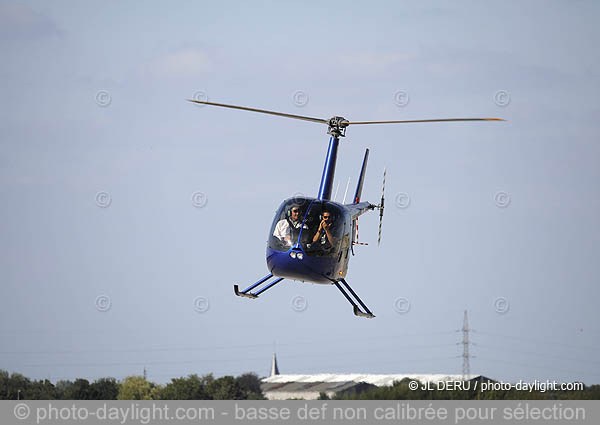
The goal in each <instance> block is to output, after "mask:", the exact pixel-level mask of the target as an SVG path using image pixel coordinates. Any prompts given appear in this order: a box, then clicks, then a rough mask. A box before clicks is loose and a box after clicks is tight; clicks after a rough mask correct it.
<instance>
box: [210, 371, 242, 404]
mask: <svg viewBox="0 0 600 425" xmlns="http://www.w3.org/2000/svg"><path fill="white" fill-rule="evenodd" d="M207 392H208V396H209V397H210V398H211V399H212V400H243V399H244V398H245V397H244V391H242V388H241V387H240V384H239V383H238V382H237V381H236V379H235V378H234V377H233V376H223V377H221V378H218V379H215V380H214V381H212V382H210V383H209V384H208V385H207Z"/></svg>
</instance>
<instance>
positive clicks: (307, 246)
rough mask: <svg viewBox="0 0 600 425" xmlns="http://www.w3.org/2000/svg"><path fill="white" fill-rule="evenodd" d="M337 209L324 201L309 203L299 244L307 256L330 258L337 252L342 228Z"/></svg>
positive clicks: (340, 216)
mask: <svg viewBox="0 0 600 425" xmlns="http://www.w3.org/2000/svg"><path fill="white" fill-rule="evenodd" d="M343 224H344V223H343V214H342V211H341V209H340V208H339V207H337V206H336V205H333V204H331V203H328V202H324V201H314V202H312V203H311V205H310V208H309V210H308V213H307V214H306V217H305V218H304V223H303V226H304V228H303V230H302V233H301V235H300V244H301V245H302V248H303V249H304V252H306V254H307V255H309V256H316V257H331V256H334V255H336V253H337V252H338V251H339V247H340V243H341V239H342V233H343V230H344V226H343Z"/></svg>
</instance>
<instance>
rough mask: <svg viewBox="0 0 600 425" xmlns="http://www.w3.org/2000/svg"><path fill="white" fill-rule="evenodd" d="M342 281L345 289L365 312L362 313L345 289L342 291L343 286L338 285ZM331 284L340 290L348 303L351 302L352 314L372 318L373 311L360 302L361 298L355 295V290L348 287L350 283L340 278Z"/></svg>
mask: <svg viewBox="0 0 600 425" xmlns="http://www.w3.org/2000/svg"><path fill="white" fill-rule="evenodd" d="M339 282H342V283H343V284H344V286H345V287H346V289H348V291H349V292H350V293H351V294H352V296H353V297H354V298H356V300H357V301H358V303H359V304H360V305H361V306H362V308H364V309H365V311H366V313H363V312H362V310H361V309H360V308H359V307H358V305H356V303H355V302H354V300H353V299H352V298H350V295H348V294H347V293H346V291H344V288H342V287H341V286H340V283H339ZM333 284H334V285H335V286H336V287H337V288H338V289H339V290H340V292H341V293H342V294H343V295H344V296H345V297H346V299H347V300H348V301H349V302H350V304H352V307H353V309H354V315H355V316H360V317H366V318H367V319H373V318H374V317H375V316H374V315H373V313H371V310H369V308H368V307H367V306H366V305H365V303H363V302H362V300H361V299H360V298H359V297H358V295H356V292H354V291H353V290H352V288H351V287H350V285H348V282H346V281H345V280H344V279H340V280H339V281H336V282H333Z"/></svg>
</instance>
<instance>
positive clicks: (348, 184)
mask: <svg viewBox="0 0 600 425" xmlns="http://www.w3.org/2000/svg"><path fill="white" fill-rule="evenodd" d="M349 186H350V177H348V183H346V191H345V192H344V200H343V201H342V204H345V203H346V195H348V187H349Z"/></svg>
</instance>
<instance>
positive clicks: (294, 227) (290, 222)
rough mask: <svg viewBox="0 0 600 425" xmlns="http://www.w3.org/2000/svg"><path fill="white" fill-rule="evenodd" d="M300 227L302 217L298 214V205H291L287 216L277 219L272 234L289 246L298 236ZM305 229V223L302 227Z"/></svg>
mask: <svg viewBox="0 0 600 425" xmlns="http://www.w3.org/2000/svg"><path fill="white" fill-rule="evenodd" d="M301 228H302V217H301V215H300V206H298V205H292V208H291V211H290V215H289V217H286V218H284V219H283V220H279V221H278V222H277V225H276V226H275V231H274V232H273V236H275V237H277V239H279V240H280V241H281V242H283V243H284V244H285V245H288V246H291V245H292V241H293V240H296V239H297V238H298V234H299V233H300V229H301ZM303 228H304V229H307V228H308V226H306V224H305V225H304V227H303Z"/></svg>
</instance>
